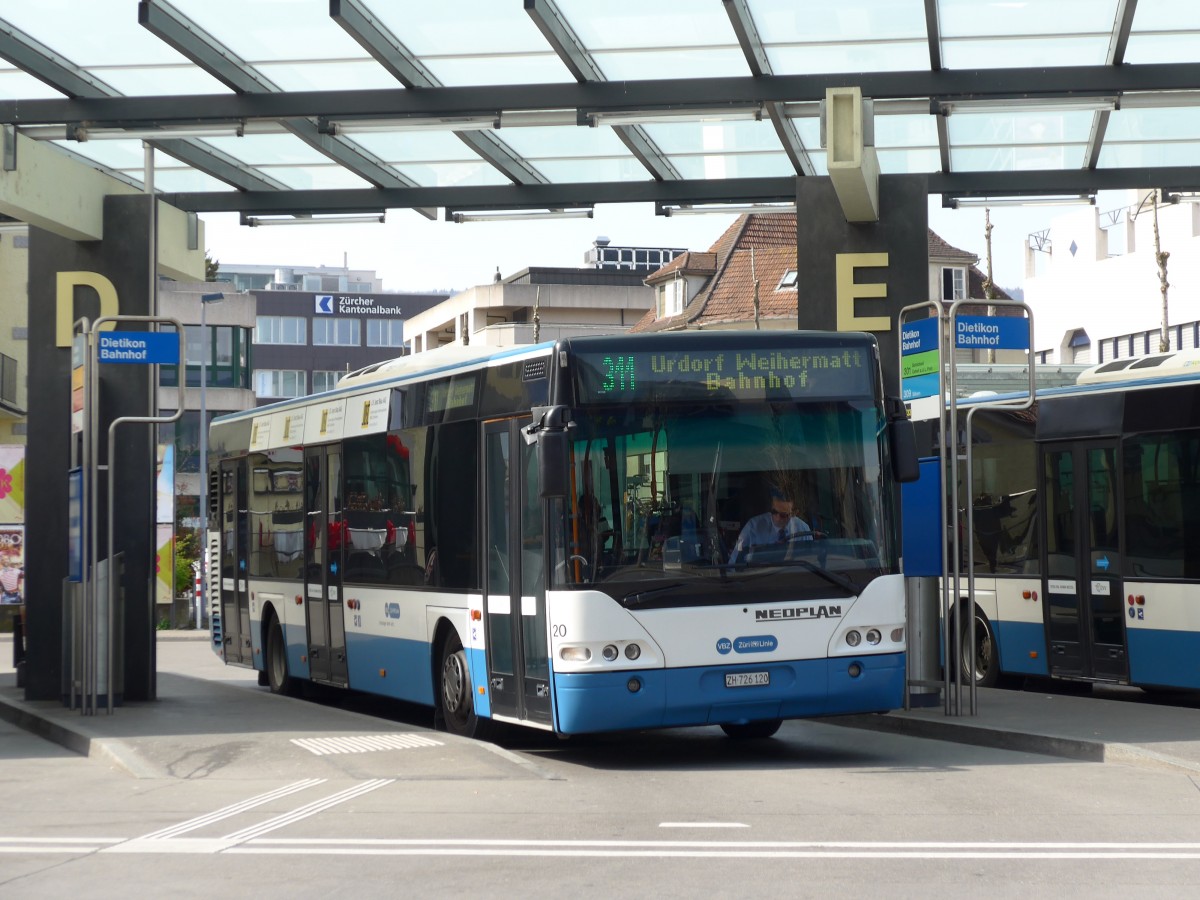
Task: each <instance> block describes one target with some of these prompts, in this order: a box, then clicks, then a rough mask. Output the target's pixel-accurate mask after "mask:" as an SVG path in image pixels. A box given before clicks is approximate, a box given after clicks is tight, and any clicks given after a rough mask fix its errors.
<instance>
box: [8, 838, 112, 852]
mask: <svg viewBox="0 0 1200 900" xmlns="http://www.w3.org/2000/svg"><path fill="white" fill-rule="evenodd" d="M119 843H121V839H120V838H102V837H41V838H39V837H4V836H0V853H96V852H97V851H99V850H101V849H102V848H103V847H105V846H106V845H109V844H119Z"/></svg>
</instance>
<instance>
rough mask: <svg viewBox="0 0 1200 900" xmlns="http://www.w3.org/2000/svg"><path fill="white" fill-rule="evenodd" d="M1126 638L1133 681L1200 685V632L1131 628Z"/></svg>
mask: <svg viewBox="0 0 1200 900" xmlns="http://www.w3.org/2000/svg"><path fill="white" fill-rule="evenodd" d="M1125 641H1126V644H1127V645H1128V649H1129V680H1130V681H1131V682H1132V683H1133V684H1146V685H1160V686H1162V687H1181V688H1200V632H1196V631H1166V630H1163V629H1154V628H1130V629H1127V630H1126V632H1125Z"/></svg>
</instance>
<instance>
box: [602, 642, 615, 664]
mask: <svg viewBox="0 0 1200 900" xmlns="http://www.w3.org/2000/svg"><path fill="white" fill-rule="evenodd" d="M600 652H601V653H602V654H603V656H604V658H605V659H606V660H608V661H609V662H612V661H613V660H614V659H616V658H617V657H618V656H619V655H620V651H619V650H618V649H617V645H616V644H605V645H604V649H603V650H601V651H600Z"/></svg>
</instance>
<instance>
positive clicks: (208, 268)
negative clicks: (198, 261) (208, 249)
mask: <svg viewBox="0 0 1200 900" xmlns="http://www.w3.org/2000/svg"><path fill="white" fill-rule="evenodd" d="M220 268H221V261H220V260H219V259H213V258H212V257H211V256H209V255H208V254H207V253H205V254H204V280H205V281H216V280H217V270H218V269H220Z"/></svg>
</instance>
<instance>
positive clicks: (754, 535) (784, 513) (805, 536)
mask: <svg viewBox="0 0 1200 900" xmlns="http://www.w3.org/2000/svg"><path fill="white" fill-rule="evenodd" d="M792 506H793V505H792V501H791V500H789V499H788V498H787V497H785V496H784V495H783V492H782V491H780V490H778V489H777V488H771V508H770V509H768V510H767V511H766V512H765V513H759V514H758V515H757V516H754V517H752V518H751V519H750V520H749V521H747V522H746V524H745V526H744V527H743V528H742V531H741V534H739V535H738V539H737V543H736V544H734V546H733V553H731V554H730V555H729V564H730V565H734V564H735V563H737V562H738V561H739V560H743V561H744V560H745V558H746V556H747V555H748V554H749V552H750V551H751V550H752V549H753V548H754V547H761V546H764V545H768V544H786V543H788V542H789V541H792V540H800V541H811V540H812V539H813V530H812V529H811V528H809V526H808V523H807V522H805V521H804V520H803V519H801V518H799V517H798V516H796V515H794V514H793V512H792Z"/></svg>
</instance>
